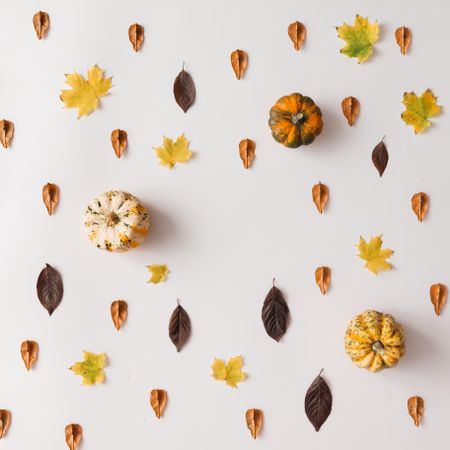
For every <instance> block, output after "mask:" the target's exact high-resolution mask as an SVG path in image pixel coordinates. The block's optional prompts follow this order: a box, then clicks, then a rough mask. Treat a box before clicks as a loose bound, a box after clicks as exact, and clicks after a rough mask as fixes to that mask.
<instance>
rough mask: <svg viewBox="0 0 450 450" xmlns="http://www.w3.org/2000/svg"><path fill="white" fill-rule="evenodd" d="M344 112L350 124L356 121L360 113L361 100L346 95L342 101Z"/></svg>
mask: <svg viewBox="0 0 450 450" xmlns="http://www.w3.org/2000/svg"><path fill="white" fill-rule="evenodd" d="M341 106H342V113H343V114H344V116H345V118H346V119H347V122H348V124H349V125H350V126H352V125H353V124H354V123H355V120H356V117H357V116H358V114H359V100H358V99H357V98H356V97H351V96H350V97H345V98H344V100H342V103H341Z"/></svg>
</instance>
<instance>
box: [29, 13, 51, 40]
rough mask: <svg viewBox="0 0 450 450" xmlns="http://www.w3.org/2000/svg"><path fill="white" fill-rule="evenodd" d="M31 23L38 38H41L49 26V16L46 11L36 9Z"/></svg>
mask: <svg viewBox="0 0 450 450" xmlns="http://www.w3.org/2000/svg"><path fill="white" fill-rule="evenodd" d="M33 25H34V29H35V30H36V35H37V37H38V39H42V38H43V37H45V35H46V34H47V31H48V29H49V28H50V18H49V16H48V14H47V13H46V12H42V11H38V12H37V13H36V14H35V15H34V16H33Z"/></svg>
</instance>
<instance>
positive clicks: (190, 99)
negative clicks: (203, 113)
mask: <svg viewBox="0 0 450 450" xmlns="http://www.w3.org/2000/svg"><path fill="white" fill-rule="evenodd" d="M173 95H174V96H175V101H176V102H177V103H178V106H179V107H180V108H181V109H182V110H183V111H184V112H187V110H188V109H189V108H190V107H191V106H192V104H193V103H194V101H195V84H194V80H193V79H192V77H191V75H190V74H189V73H188V72H186V71H185V70H184V63H183V68H182V69H181V72H180V73H179V74H178V75H177V77H176V78H175V82H174V83H173Z"/></svg>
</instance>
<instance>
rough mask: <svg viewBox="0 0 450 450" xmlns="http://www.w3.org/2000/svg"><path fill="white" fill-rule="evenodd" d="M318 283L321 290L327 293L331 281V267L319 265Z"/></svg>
mask: <svg viewBox="0 0 450 450" xmlns="http://www.w3.org/2000/svg"><path fill="white" fill-rule="evenodd" d="M315 275H316V284H317V286H319V289H320V292H322V294H323V295H325V294H326V293H327V292H328V288H329V286H330V282H331V269H330V268H329V267H325V266H322V267H318V268H317V269H316V274H315Z"/></svg>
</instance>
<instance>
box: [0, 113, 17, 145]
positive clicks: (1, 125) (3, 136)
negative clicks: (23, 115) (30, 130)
mask: <svg viewBox="0 0 450 450" xmlns="http://www.w3.org/2000/svg"><path fill="white" fill-rule="evenodd" d="M13 136H14V123H12V122H11V121H10V120H6V119H2V120H0V142H1V144H2V145H3V147H4V148H8V147H9V146H10V145H11V140H12V138H13Z"/></svg>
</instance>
